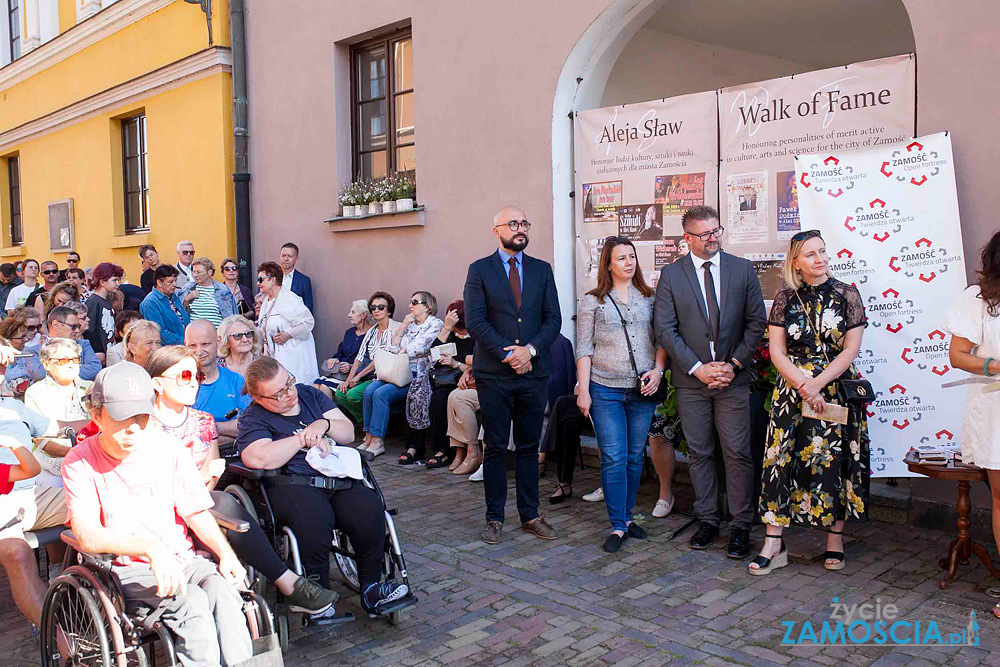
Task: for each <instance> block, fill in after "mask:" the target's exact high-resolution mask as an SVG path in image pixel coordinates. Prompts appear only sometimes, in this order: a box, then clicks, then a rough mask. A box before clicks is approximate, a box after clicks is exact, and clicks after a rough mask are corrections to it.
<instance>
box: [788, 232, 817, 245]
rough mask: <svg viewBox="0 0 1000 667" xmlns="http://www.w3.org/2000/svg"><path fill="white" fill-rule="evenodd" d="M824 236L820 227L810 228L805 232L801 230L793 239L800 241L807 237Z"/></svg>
mask: <svg viewBox="0 0 1000 667" xmlns="http://www.w3.org/2000/svg"><path fill="white" fill-rule="evenodd" d="M815 238H822V237H821V235H820V233H819V230H818V229H808V230H806V231H804V232H799V233H798V234H796V235H795V236H793V237H792V241H795V242H796V243H798V242H799V241H805V240H806V239H815Z"/></svg>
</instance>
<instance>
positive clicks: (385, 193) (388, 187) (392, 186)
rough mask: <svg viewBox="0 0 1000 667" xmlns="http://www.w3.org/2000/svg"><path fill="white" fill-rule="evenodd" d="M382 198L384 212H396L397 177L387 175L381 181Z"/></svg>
mask: <svg viewBox="0 0 1000 667" xmlns="http://www.w3.org/2000/svg"><path fill="white" fill-rule="evenodd" d="M380 186H381V187H380V193H379V194H380V198H381V199H382V212H383V213H395V212H396V179H394V178H393V177H392V176H386V177H385V178H383V179H382V182H381V183H380Z"/></svg>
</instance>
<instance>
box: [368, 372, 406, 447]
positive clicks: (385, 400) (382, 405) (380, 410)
mask: <svg viewBox="0 0 1000 667" xmlns="http://www.w3.org/2000/svg"><path fill="white" fill-rule="evenodd" d="M407 391H409V387H397V386H396V385H394V384H390V383H388V382H382V381H381V380H375V381H374V382H372V383H371V384H370V385H368V386H367V387H365V395H364V398H363V399H362V407H363V409H364V418H365V420H364V429H363V430H364V432H365V433H368V434H370V435H372V436H374V437H376V438H384V437H385V432H386V429H387V428H388V427H389V409H390V408H391V407H392V404H393V403H398V402H399V401H405V400H406V392H407Z"/></svg>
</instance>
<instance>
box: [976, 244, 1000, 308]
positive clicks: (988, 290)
mask: <svg viewBox="0 0 1000 667" xmlns="http://www.w3.org/2000/svg"><path fill="white" fill-rule="evenodd" d="M979 264H980V269H979V270H978V271H976V278H977V280H976V283H977V284H978V285H979V298H980V299H982V300H983V301H984V302H985V303H986V311H987V312H988V313H989V314H990V317H996V316H997V315H998V314H1000V232H997V233H996V234H994V235H993V238H991V239H990V240H989V241H987V243H986V245H984V246H983V252H982V254H981V255H980V258H979Z"/></svg>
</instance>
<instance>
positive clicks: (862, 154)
mask: <svg viewBox="0 0 1000 667" xmlns="http://www.w3.org/2000/svg"><path fill="white" fill-rule="evenodd" d="M795 178H796V183H797V185H798V199H799V209H800V214H801V219H802V228H803V229H811V228H817V229H819V230H821V231H822V232H823V238H824V239H825V240H826V248H827V252H828V253H829V255H830V262H831V265H830V269H831V272H832V273H833V275H834V276H836V277H837V278H839V279H841V280H843V281H844V282H847V283H853V284H854V285H856V286H857V288H858V289H859V290H860V291H861V295H862V297H863V298H864V300H865V304H866V306H867V308H868V321H869V326H868V328H867V329H866V330H865V334H864V343H863V345H862V348H861V354H860V355H859V357H858V360H857V361H856V362H855V363H856V365H857V368H858V370H859V371H860V372H861V373H862V375H864V376H866V377H868V379H869V380H871V383H872V385H873V386H874V388H875V390H876V392H877V394H878V399H877V400H876V401H875V403H873V404H872V405H870V406H869V408H868V415H869V420H868V428H869V432H870V434H871V467H872V474H873V475H874V476H876V477H904V476H908V475H909V473H908V471H907V469H906V466H905V464H904V463H903V457H904V456H905V455H906V452H907V451H908V450H909V449H910V447H912V446H914V445H918V444H935V445H957V443H958V439H959V437H960V434H961V426H962V412H963V410H964V406H965V394H966V390H965V388H964V387H956V388H951V389H943V388H942V386H941V385H942V384H943V383H945V382H949V381H952V380H956V379H960V378H962V377H965V376H966V374H965V373H964V372H962V371H956V370H955V369H953V368H951V366H950V365H949V361H948V340H947V338H946V336H945V334H944V333H942V332H941V330H940V326H941V322H942V320H943V319H944V315H945V311H946V309H947V308H948V306H949V305H950V304H951V303H953V302H954V300H955V299H956V298H957V296H958V295H959V294H960V293H961V292H962V290H963V289H965V287H966V283H967V281H966V276H965V259H964V257H963V249H962V230H961V226H960V224H959V216H958V195H957V193H956V189H955V169H954V162H953V159H952V151H951V140H950V139H949V138H948V134H947V133H942V134H933V135H930V136H927V137H921V138H918V139H914V140H911V141H906V142H901V143H896V144H892V145H887V146H877V147H875V148H869V149H863V150H856V151H831V152H823V153H819V154H815V155H799V156H797V157H796V159H795Z"/></svg>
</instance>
